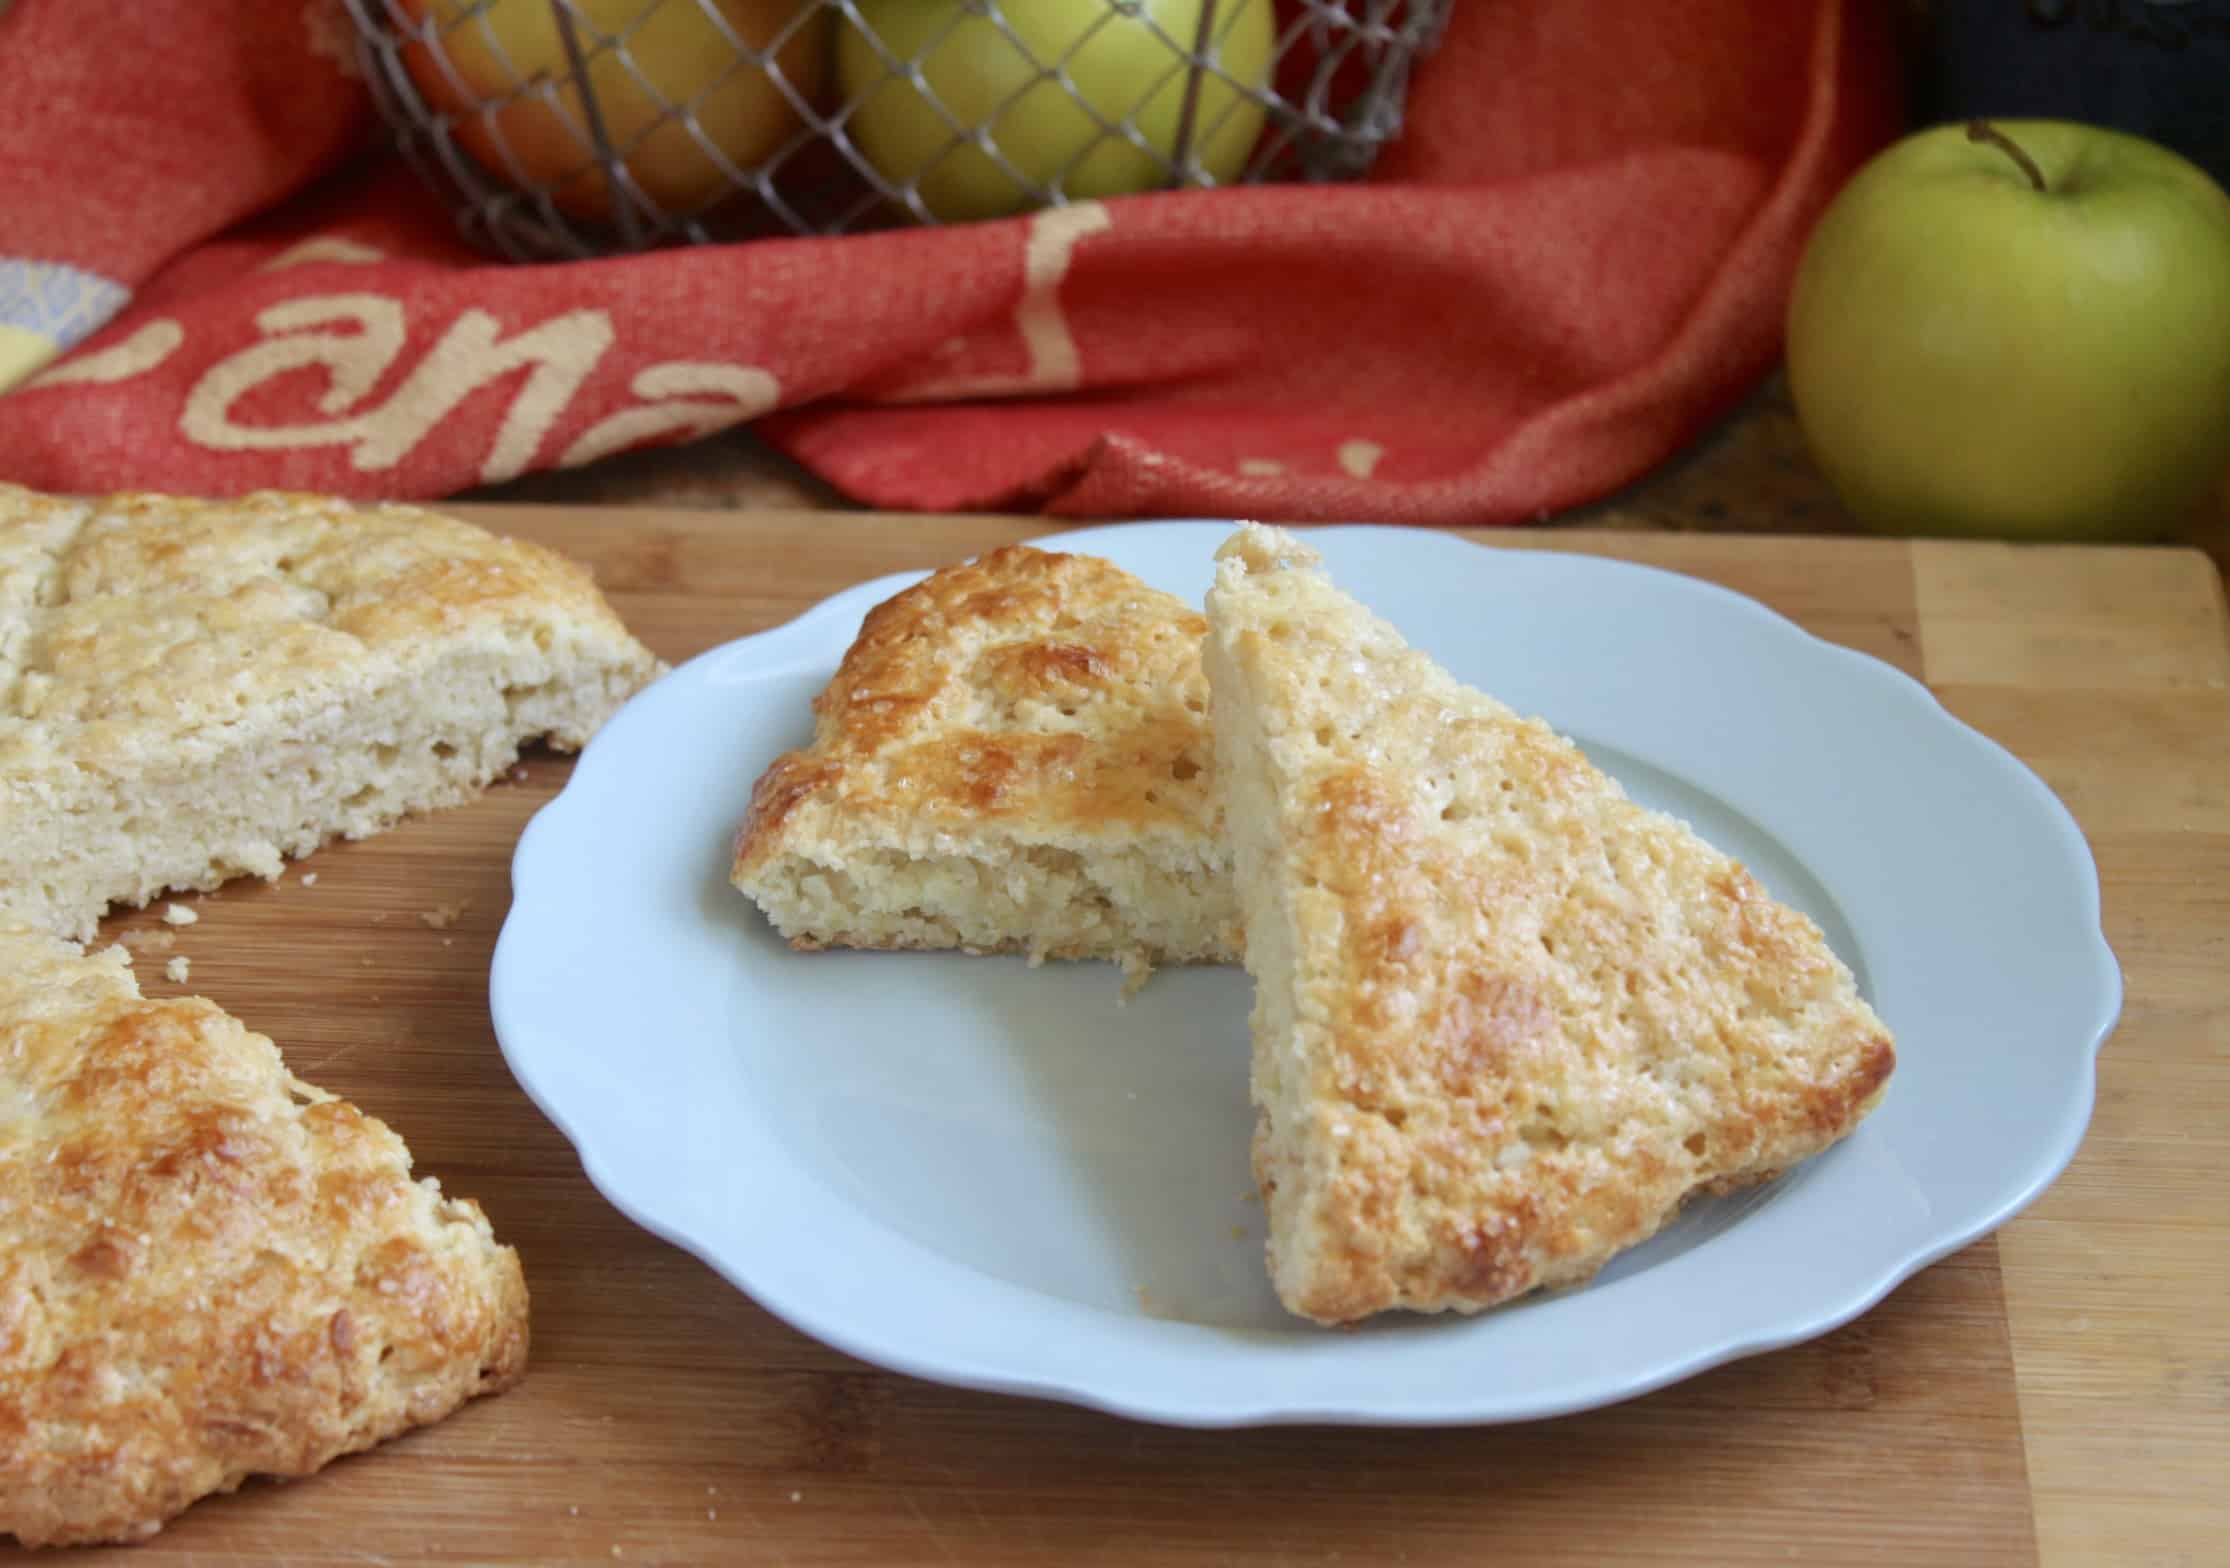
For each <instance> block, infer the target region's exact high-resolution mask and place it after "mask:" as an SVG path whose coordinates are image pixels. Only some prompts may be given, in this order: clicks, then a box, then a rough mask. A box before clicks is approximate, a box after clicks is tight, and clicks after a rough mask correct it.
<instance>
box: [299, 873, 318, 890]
mask: <svg viewBox="0 0 2230 1568" xmlns="http://www.w3.org/2000/svg"><path fill="white" fill-rule="evenodd" d="M302 885H303V886H304V887H316V886H317V873H316V872H315V871H305V872H303V873H302Z"/></svg>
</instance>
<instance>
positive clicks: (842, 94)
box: [347, 0, 1451, 259]
mask: <svg viewBox="0 0 2230 1568" xmlns="http://www.w3.org/2000/svg"><path fill="white" fill-rule="evenodd" d="M1450 3H1451V0H347V5H348V8H349V11H350V13H351V14H352V16H353V17H354V19H355V21H356V24H357V34H358V47H359V55H360V58H361V62H362V64H363V67H364V74H365V75H366V76H367V77H368V78H369V79H370V81H371V83H372V87H373V90H374V93H375V95H376V96H377V98H378V100H379V103H380V106H381V109H382V111H383V112H384V113H385V115H386V116H387V119H388V120H389V122H390V123H391V124H392V125H393V126H394V128H395V130H396V132H397V135H398V138H399V140H400V142H401V144H402V147H403V149H404V151H405V152H406V153H407V154H408V155H409V156H410V158H411V159H412V161H413V162H414V163H415V164H416V165H417V167H418V169H419V170H420V172H421V173H422V174H423V175H424V176H425V177H426V178H427V179H428V180H429V181H430V182H431V183H432V184H433V185H434V186H435V188H436V189H437V190H438V191H440V192H441V194H442V196H443V198H444V199H445V200H446V201H447V202H448V204H449V205H450V207H451V210H452V211H453V212H454V213H455V214H456V216H457V219H458V223H459V225H460V227H461V228H462V229H463V231H464V232H465V234H466V235H467V237H468V238H470V239H472V240H473V241H475V242H476V243H478V244H481V245H484V246H487V247H488V248H491V249H494V250H497V251H499V252H501V253H503V254H506V255H509V256H513V257H516V258H519V259H547V258H554V257H579V256H595V255H605V254H610V253H612V252H616V251H631V250H643V249H648V248H651V247H653V246H658V245H669V244H681V243H698V244H705V243H717V242H723V241H731V240H738V239H749V238H754V237H759V236H763V235H770V234H842V233H848V232H853V231H857V230H862V229H870V228H878V227H884V226H888V225H891V224H894V223H904V222H925V223H935V222H955V221H964V220H968V219H975V218H989V217H1001V216H1006V215H1009V214H1012V213H1015V212H1021V211H1027V210H1029V209H1032V208H1035V207H1041V206H1048V205H1056V204H1060V203H1063V202H1068V201H1075V200H1081V199H1084V198H1087V197H1099V196H1110V195H1117V194H1122V193H1126V192H1131V191H1141V190H1154V189H1169V188H1175V187H1186V186H1213V185H1228V184H1233V183H1238V182H1249V183H1252V182H1267V181H1292V180H1300V181H1321V180H1339V179H1351V178H1354V177H1355V176H1357V175H1359V174H1361V173H1363V172H1364V171H1365V170H1367V169H1368V168H1369V167H1370V166H1371V163H1372V162H1373V160H1374V159H1375V158H1376V157H1377V155H1378V153H1379V150H1380V149H1381V148H1382V147H1383V146H1384V145H1385V144H1386V143H1387V142H1388V141H1390V140H1392V139H1393V138H1394V137H1395V136H1396V135H1397V134H1398V133H1399V132H1400V129H1401V122H1402V102H1403V98H1404V96H1405V94H1406V93H1407V90H1408V84H1409V75H1410V68H1411V66H1412V65H1413V64H1414V63H1415V61H1416V60H1417V59H1418V58H1419V57H1420V56H1421V55H1422V54H1424V53H1425V52H1426V51H1427V50H1429V49H1430V48H1431V47H1432V45H1433V44H1434V42H1435V41H1437V39H1438V37H1439V35H1440V30H1441V28H1442V26H1443V25H1444V24H1445V22H1446V19H1447V11H1448V6H1449V4H1450Z"/></svg>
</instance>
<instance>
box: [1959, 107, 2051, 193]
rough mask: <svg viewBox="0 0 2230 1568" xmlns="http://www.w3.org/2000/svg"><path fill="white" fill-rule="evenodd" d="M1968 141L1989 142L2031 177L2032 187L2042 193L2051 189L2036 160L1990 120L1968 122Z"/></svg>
mask: <svg viewBox="0 0 2230 1568" xmlns="http://www.w3.org/2000/svg"><path fill="white" fill-rule="evenodd" d="M1967 140H1968V141H1970V142H1988V143H1989V144H1990V145H1991V146H1993V147H1995V148H1997V149H1998V151H2000V152H2002V153H2004V154H2005V155H2006V156H2007V157H2008V158H2011V159H2012V160H2013V161H2014V162H2015V163H2017V164H2019V165H2020V166H2021V172H2022V173H2023V174H2026V175H2027V176H2028V177H2029V183H2030V184H2031V185H2034V186H2035V187H2036V188H2037V189H2038V190H2040V191H2041V190H2049V189H2050V188H2051V187H2049V186H2047V185H2046V184H2045V183H2044V171H2043V170H2042V169H2040V168H2038V167H2037V166H2036V160H2035V159H2034V158H2032V157H2030V156H2029V155H2028V153H2027V152H2026V151H2024V150H2023V149H2022V146H2021V144H2020V143H2019V142H2017V141H2015V140H2014V139H2013V138H2012V137H2010V136H2008V135H2006V133H2005V132H2003V131H2001V130H1999V129H1998V128H1997V127H1996V126H1995V125H1992V124H1991V123H1990V122H1989V121H1988V120H1969V121H1968V122H1967Z"/></svg>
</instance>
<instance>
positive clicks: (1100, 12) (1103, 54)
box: [836, 0, 1276, 221]
mask: <svg viewBox="0 0 2230 1568" xmlns="http://www.w3.org/2000/svg"><path fill="white" fill-rule="evenodd" d="M1201 3H1202V0H1004V3H1003V4H1002V5H1001V6H1000V8H999V9H1000V14H1001V15H1002V16H1003V17H1004V19H1005V26H1003V27H1002V26H1001V25H1000V23H999V21H997V20H994V19H993V17H992V16H991V15H989V14H988V12H987V10H986V7H985V5H984V3H983V0H858V12H859V21H860V23H862V24H864V26H865V28H866V29H867V30H868V31H871V32H872V33H873V34H874V37H875V39H876V40H880V42H881V44H882V48H883V50H885V51H888V53H889V55H890V56H891V57H892V58H894V59H896V60H898V61H900V62H907V61H912V62H914V64H915V67H916V69H917V70H918V80H917V79H916V78H915V77H913V76H912V75H910V74H903V73H894V72H893V70H892V68H891V65H890V63H889V61H888V60H886V59H885V57H884V54H883V53H882V52H880V51H878V50H877V48H876V47H875V42H874V41H871V40H870V38H869V37H868V33H867V32H863V31H862V30H861V27H860V26H855V25H851V24H850V23H849V22H847V23H846V25H844V26H843V27H841V28H840V30H839V33H838V39H837V51H836V54H837V76H838V80H839V81H840V82H841V83H842V86H843V91H844V97H845V101H846V102H848V103H851V104H854V105H855V106H856V107H855V109H854V111H853V114H852V117H851V119H850V121H849V122H848V126H847V129H848V132H849V134H850V136H851V139H852V141H853V143H854V144H855V145H856V146H857V147H858V148H859V150H860V151H861V153H863V154H864V155H865V156H866V158H867V160H868V162H869V163H870V164H872V165H873V166H874V168H875V170H876V172H877V173H879V174H881V175H882V176H883V178H884V179H886V180H888V181H889V182H890V183H891V184H893V185H896V186H901V187H903V186H907V185H912V186H913V187H914V188H915V190H916V191H917V192H918V193H919V194H920V196H921V200H922V204H923V205H924V206H926V207H927V208H928V209H929V212H930V214H931V215H932V216H934V217H937V218H941V219H945V220H948V221H951V220H959V219H968V218H995V217H1003V216H1005V215H1007V214H1009V213H1014V212H1019V211H1021V210H1022V209H1024V208H1026V207H1030V206H1034V205H1037V203H1038V196H1037V194H1036V192H1035V190H1034V189H1033V187H1035V186H1043V187H1046V188H1048V189H1051V188H1054V187H1055V186H1056V185H1057V186H1058V189H1059V191H1060V193H1061V194H1062V195H1065V196H1069V197H1086V196H1115V195H1121V194H1124V193H1126V192H1130V191H1143V190H1151V189H1153V188H1155V187H1156V186H1159V185H1161V184H1163V183H1165V182H1166V180H1167V178H1168V175H1167V171H1166V168H1165V166H1164V164H1163V163H1162V161H1161V159H1167V158H1171V157H1174V155H1175V150H1176V146H1177V137H1178V132H1179V129H1180V126H1181V124H1182V121H1183V118H1184V105H1185V97H1186V83H1187V78H1188V77H1189V76H1190V75H1191V74H1192V72H1191V69H1190V65H1189V55H1190V52H1191V49H1192V45H1193V41H1194V39H1195V38H1196V37H1197V36H1198V30H1199V26H1200V14H1201ZM1272 10H1273V6H1272V0H1215V10H1214V14H1213V16H1212V18H1211V21H1210V28H1211V38H1210V41H1209V45H1208V48H1207V49H1206V50H1205V51H1204V54H1205V56H1206V58H1207V59H1208V60H1209V61H1210V62H1211V63H1212V64H1213V65H1214V66H1215V67H1216V68H1217V69H1216V70H1204V71H1202V72H1201V73H1200V85H1199V90H1198V94H1197V102H1196V103H1195V105H1194V108H1193V146H1192V155H1191V158H1190V159H1189V160H1188V161H1190V162H1192V163H1195V164H1197V165H1198V167H1199V169H1200V170H1201V171H1202V174H1203V175H1204V176H1205V178H1206V179H1207V180H1208V181H1211V182H1213V183H1215V184H1219V185H1221V184H1227V183H1229V182H1230V181H1231V180H1233V179H1235V178H1236V177H1237V176H1238V174H1239V172H1240V170H1242V169H1243V168H1245V167H1246V162H1247V155H1248V154H1249V153H1250V152H1252V151H1253V149H1254V143H1255V139H1256V138H1257V137H1258V136H1259V135H1260V134H1261V131H1262V119H1263V109H1262V105H1261V103H1260V102H1259V101H1258V100H1257V99H1255V98H1253V97H1250V96H1248V94H1247V93H1245V92H1241V91H1240V90H1239V88H1238V87H1235V86H1234V85H1233V83H1234V82H1236V83H1240V84H1243V85H1244V86H1245V87H1247V88H1249V89H1251V90H1254V91H1260V90H1261V89H1262V88H1263V87H1264V86H1265V85H1266V84H1267V83H1268V81H1269V79H1270V59H1271V55H1272V54H1273V52H1274V51H1275V44H1276V27H1275V23H1274V20H1273V18H1272V14H1271V13H1272ZM1157 28H1158V29H1159V31H1156V29H1157ZM1056 65H1058V66H1059V67H1060V69H1061V70H1062V72H1064V73H1065V74H1066V75H1067V77H1068V79H1069V80H1070V81H1071V82H1073V83H1074V84H1075V87H1076V94H1075V95H1072V94H1071V93H1070V92H1069V90H1068V89H1067V88H1066V87H1064V86H1063V85H1062V83H1061V82H1060V80H1058V79H1057V78H1056V77H1055V76H1053V75H1052V74H1051V73H1052V69H1053V67H1054V66H1056ZM1219 72H1220V73H1221V74H1219ZM1227 77H1228V78H1229V80H1226V78H1227ZM925 89H926V91H925ZM1079 96H1081V98H1082V102H1081V103H1080V102H1079V101H1078V97H1079ZM1086 105H1089V108H1087V107H1086ZM1095 114H1096V115H1098V116H1099V118H1098V119H1095V118H1094V115H1095ZM1126 119H1127V120H1128V121H1129V122H1130V123H1131V125H1132V126H1133V127H1135V128H1136V129H1137V131H1138V132H1139V134H1140V136H1141V138H1142V139H1143V140H1144V141H1145V142H1146V143H1147V144H1148V146H1150V147H1151V148H1152V149H1153V152H1151V153H1150V152H1148V151H1147V150H1146V149H1145V148H1142V147H1139V146H1136V145H1134V144H1133V143H1131V142H1130V141H1129V140H1128V139H1126V138H1125V137H1123V136H1122V135H1121V134H1120V133H1117V134H1113V135H1110V134H1108V133H1107V132H1106V130H1105V128H1104V127H1103V126H1102V125H1101V123H1100V121H1101V120H1105V121H1106V122H1107V123H1108V124H1109V125H1119V124H1120V123H1121V122H1123V121H1124V120H1126ZM979 132H980V133H982V134H983V135H984V136H986V137H988V139H989V140H990V142H991V143H992V144H993V145H995V146H996V147H997V149H998V152H999V156H1000V157H1001V158H1004V159H1005V160H1006V162H1007V163H1009V164H1011V165H1012V166H1013V168H1014V170H1015V173H1010V172H1008V170H1007V169H1005V168H1003V167H1001V165H1000V162H999V159H998V158H994V157H993V156H992V155H991V154H990V153H988V152H986V151H984V149H983V148H982V147H981V146H979V145H978V144H977V142H976V141H975V136H976V134H977V133H979ZM1155 153H1158V154H1160V158H1156V157H1155V156H1154V154H1155ZM1016 174H1019V175H1020V178H1019V179H1018V178H1017V177H1016Z"/></svg>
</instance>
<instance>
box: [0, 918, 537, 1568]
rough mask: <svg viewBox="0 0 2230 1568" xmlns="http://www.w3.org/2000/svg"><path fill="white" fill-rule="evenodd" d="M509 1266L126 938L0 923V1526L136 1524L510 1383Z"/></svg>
mask: <svg viewBox="0 0 2230 1568" xmlns="http://www.w3.org/2000/svg"><path fill="white" fill-rule="evenodd" d="M526 1355H527V1297H526V1286H525V1283H524V1282H523V1280H522V1279H521V1277H520V1274H519V1260H518V1257H517V1256H516V1254H514V1253H513V1252H512V1251H511V1249H510V1248H508V1247H504V1246H500V1245H498V1244H497V1242H496V1240H495V1237H494V1236H493V1235H492V1234H491V1233H490V1231H489V1229H488V1222H487V1220H486V1218H485V1217H484V1216H483V1215H482V1214H481V1212H480V1210H479V1208H478V1207H477V1206H476V1205H474V1204H473V1203H471V1202H469V1201H466V1200H463V1199H457V1198H445V1197H443V1196H442V1195H441V1193H440V1191H439V1189H438V1188H437V1187H436V1186H435V1184H434V1183H433V1182H432V1181H430V1180H427V1181H413V1180H411V1177H410V1151H409V1150H407V1149H405V1148H404V1147H403V1143H402V1140H401V1139H400V1138H398V1137H396V1136H395V1134H394V1133H392V1132H390V1131H389V1130H388V1129H387V1128H386V1127H385V1126H383V1125H382V1124H381V1123H379V1122H377V1121H375V1120H373V1119H372V1118H371V1117H368V1116H366V1115H364V1114H363V1113H362V1112H360V1111H358V1110H357V1109H356V1107H354V1106H353V1105H350V1104H348V1103H347V1102H345V1101H342V1100H338V1099H335V1098H334V1097H333V1096H331V1095H329V1094H325V1093H323V1092H321V1091H319V1090H317V1089H313V1088H311V1087H310V1086H308V1085H307V1084H304V1083H302V1082H300V1081H299V1080H297V1079H296V1078H294V1077H293V1076H292V1075H291V1074H289V1073H288V1072H287V1070H286V1068H285V1066H284V1065H283V1064H282V1063H281V1062H280V1060H279V1053H278V1051H277V1049H276V1048H274V1047H273V1045H272V1044H271V1042H270V1041H269V1040H267V1039H265V1038H264V1037H263V1036H262V1035H259V1034H253V1033H250V1032H249V1031H248V1030H247V1029H245V1028H244V1027H242V1026H241V1024H240V1022H239V1021H238V1020H237V1019H235V1018H233V1017H231V1016H230V1015H229V1014H227V1013H225V1012H224V1011H222V1010H221V1009H220V1008H218V1007H217V1006H216V1005H215V1004H213V1003H210V1002H205V1001H200V1000H191V1001H165V1002H158V1001H149V1000H147V999H145V998H143V997H142V996H141V995H140V994H139V987H138V986H137V985H136V984H135V983H134V982H133V980H132V975H131V971H130V970H129V969H128V968H127V967H125V959H124V955H123V951H122V950H121V949H120V948H110V949H108V950H107V951H106V952H104V953H100V954H96V955H92V956H85V955H82V954H81V953H80V951H79V950H78V948H77V947H76V946H75V945H73V944H70V943H66V942H62V941H59V940H57V939H56V938H54V937H51V936H49V935H47V934H45V933H44V932H40V931H34V930H32V929H31V928H29V927H28V926H24V925H21V924H13V923H9V924H0V1535H7V1534H13V1535H14V1536H15V1537H16V1538H17V1540H19V1541H21V1542H22V1543H23V1544H24V1545H26V1546H41V1545H54V1544H60V1543H66V1542H81V1541H120V1540H130V1539H134V1538H137V1537H140V1536H145V1535H150V1534H152V1533H153V1532H154V1531H156V1530H157V1529H159V1528H160V1527H161V1525H162V1523H163V1521H164V1520H166V1519H168V1518H170V1517H171V1516H172V1515H174V1514H176V1513H177V1512H179V1510H181V1509H183V1508H185V1507H186V1506H187V1505H188V1504H190V1503H192V1502H193V1501H194V1500H195V1499H196V1498H199V1497H204V1496H207V1495H208V1494H209V1493H212V1492H222V1491H229V1490H231V1489H232V1488H234V1487H236V1486H238V1485H239V1484H240V1483H241V1482H242V1481H243V1480H245V1479H246V1478H247V1477H249V1476H250V1475H280V1476H298V1475H306V1474H308V1473H309V1472H311V1471H313V1470H315V1469H317V1468H318V1467H320V1466H321V1465H323V1464H325V1463H326V1462H327V1461H328V1460H331V1459H333V1458H334V1457H336V1456H337V1455H340V1454H345V1453H349V1452H352V1451H353V1450H356V1449H360V1448H368V1447H370V1446H371V1445H372V1444H374V1443H377V1442H380V1441H381V1440H382V1439H385V1438H388V1437H392V1436H394V1435H395V1434H396V1433H398V1432H401V1431H404V1430H406V1429H408V1428H410V1427H414V1426H422V1425H425V1424H426V1423H428V1422H433V1421H438V1420H440V1419H441V1418H442V1417H443V1416H445V1415H447V1414H449V1413H450V1412H451V1411H452V1410H454V1409H456V1408H457V1406H459V1405H461V1404H462V1403H464V1402H465V1401H466V1400H467V1399H470V1398H471V1397H473V1396H474V1395H475V1394H484V1393H490V1392H493V1391H495V1390H497V1389H501V1388H503V1387H506V1386H507V1385H509V1384H510V1383H512V1382H514V1381H516V1380H517V1378H518V1377H519V1375H520V1373H521V1372H523V1371H524V1370H525V1366H526Z"/></svg>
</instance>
